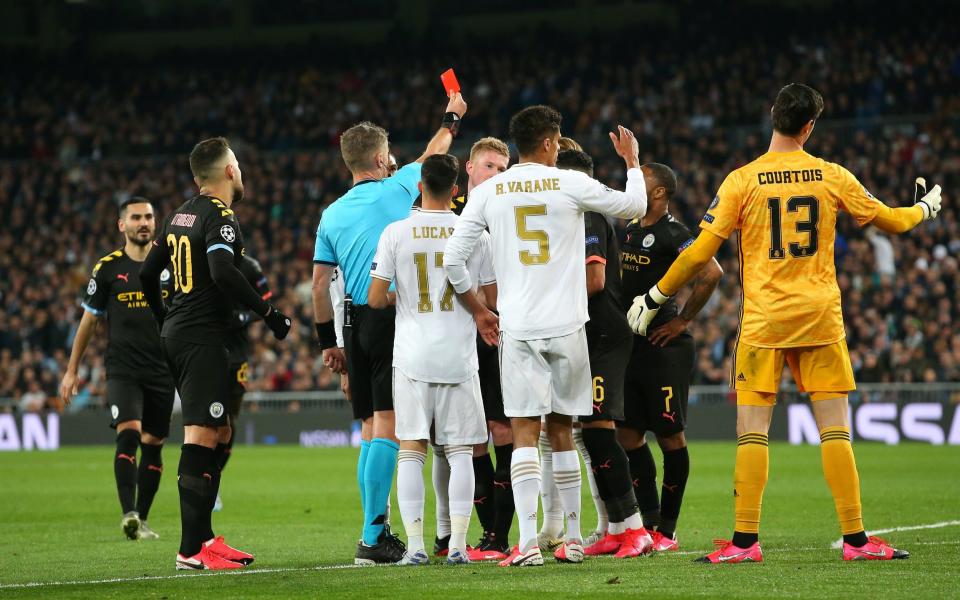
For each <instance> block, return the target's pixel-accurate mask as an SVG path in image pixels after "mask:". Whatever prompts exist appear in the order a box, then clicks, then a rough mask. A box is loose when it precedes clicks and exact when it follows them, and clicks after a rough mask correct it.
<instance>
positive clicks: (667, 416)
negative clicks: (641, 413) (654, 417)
mask: <svg viewBox="0 0 960 600" xmlns="http://www.w3.org/2000/svg"><path fill="white" fill-rule="evenodd" d="M660 416H662V417H663V418H664V419H670V422H671V423H676V422H677V414H676V413H672V412H670V413H666V412H665V413H663V414H662V415H660Z"/></svg>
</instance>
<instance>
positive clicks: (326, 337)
mask: <svg viewBox="0 0 960 600" xmlns="http://www.w3.org/2000/svg"><path fill="white" fill-rule="evenodd" d="M314 326H315V327H316V328H317V338H319V339H320V349H321V350H326V349H327V348H336V347H337V330H336V329H335V328H334V327H333V320H332V319H331V320H329V321H324V322H323V323H314Z"/></svg>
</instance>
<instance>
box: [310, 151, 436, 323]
mask: <svg viewBox="0 0 960 600" xmlns="http://www.w3.org/2000/svg"><path fill="white" fill-rule="evenodd" d="M420 166H421V165H420V163H410V164H409V165H404V166H403V168H401V169H400V170H398V171H397V172H396V173H395V174H394V175H393V176H392V177H390V178H388V179H381V180H379V181H378V180H369V181H361V182H359V183H357V184H356V185H354V186H353V187H352V188H351V189H350V191H348V192H347V193H346V194H344V195H343V196H340V198H339V199H337V201H336V202H334V203H333V204H331V205H330V207H329V208H327V210H325V211H323V214H322V215H321V217H320V226H319V227H318V228H317V242H316V246H315V248H314V253H313V262H314V263H318V264H323V265H331V266H339V267H340V270H341V271H343V278H344V285H345V288H346V293H348V294H350V296H351V297H352V298H353V303H354V304H357V305H360V304H366V303H367V289H369V287H370V269H371V265H373V257H374V255H376V253H377V242H379V241H380V234H381V233H383V230H384V229H386V227H387V225H389V224H390V223H393V222H394V221H399V220H401V219H405V218H407V216H409V215H410V208H411V207H412V206H413V203H414V201H415V200H416V199H417V197H418V196H419V195H420V192H419V190H417V184H418V183H419V182H420ZM374 268H375V266H374Z"/></svg>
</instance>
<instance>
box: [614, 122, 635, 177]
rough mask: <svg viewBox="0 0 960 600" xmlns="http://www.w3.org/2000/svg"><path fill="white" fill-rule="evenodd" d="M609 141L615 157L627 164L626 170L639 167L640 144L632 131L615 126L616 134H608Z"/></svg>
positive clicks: (621, 126)
mask: <svg viewBox="0 0 960 600" xmlns="http://www.w3.org/2000/svg"><path fill="white" fill-rule="evenodd" d="M610 141H612V142H613V149H614V150H616V152H617V155H618V156H619V157H620V158H622V159H623V161H624V162H625V163H627V168H628V169H632V168H634V167H639V166H640V144H639V143H638V142H637V137H636V136H635V135H633V132H632V131H630V130H629V129H627V128H626V127H624V126H623V125H617V133H614V132H612V131H611V132H610Z"/></svg>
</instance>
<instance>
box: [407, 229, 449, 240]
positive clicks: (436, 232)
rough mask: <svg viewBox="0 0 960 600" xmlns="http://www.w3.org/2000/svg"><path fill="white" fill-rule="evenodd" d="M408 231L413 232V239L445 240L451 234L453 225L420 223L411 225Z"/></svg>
mask: <svg viewBox="0 0 960 600" xmlns="http://www.w3.org/2000/svg"><path fill="white" fill-rule="evenodd" d="M410 231H411V232H412V233H413V239H415V240H445V239H447V238H449V237H450V236H451V235H453V227H437V226H432V227H431V226H426V225H421V226H418V227H411V228H410Z"/></svg>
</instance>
